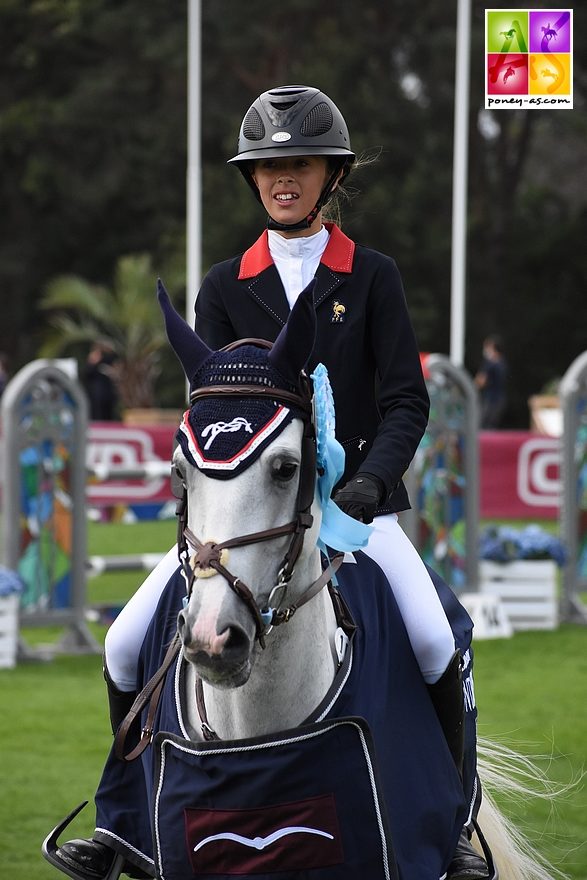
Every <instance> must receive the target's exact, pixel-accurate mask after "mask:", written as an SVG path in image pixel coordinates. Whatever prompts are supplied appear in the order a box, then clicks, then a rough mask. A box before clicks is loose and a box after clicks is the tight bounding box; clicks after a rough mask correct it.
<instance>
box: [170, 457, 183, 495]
mask: <svg viewBox="0 0 587 880" xmlns="http://www.w3.org/2000/svg"><path fill="white" fill-rule="evenodd" d="M185 488H186V483H185V476H184V474H183V473H182V471H181V469H180V468H179V467H177V465H174V466H173V467H172V468H171V491H172V493H173V494H174V495H175V497H176V498H181V497H182V496H183V493H184V490H185Z"/></svg>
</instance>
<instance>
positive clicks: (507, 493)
mask: <svg viewBox="0 0 587 880" xmlns="http://www.w3.org/2000/svg"><path fill="white" fill-rule="evenodd" d="M479 436H480V444H479V466H480V471H481V475H480V476H481V480H480V487H479V491H480V498H481V518H482V519H505V518H507V519H556V517H557V516H558V510H559V506H560V498H561V476H560V465H561V454H562V453H561V442H560V440H558V439H556V438H554V437H546V436H544V435H543V434H533V433H531V432H530V431H481V433H480V435H479Z"/></svg>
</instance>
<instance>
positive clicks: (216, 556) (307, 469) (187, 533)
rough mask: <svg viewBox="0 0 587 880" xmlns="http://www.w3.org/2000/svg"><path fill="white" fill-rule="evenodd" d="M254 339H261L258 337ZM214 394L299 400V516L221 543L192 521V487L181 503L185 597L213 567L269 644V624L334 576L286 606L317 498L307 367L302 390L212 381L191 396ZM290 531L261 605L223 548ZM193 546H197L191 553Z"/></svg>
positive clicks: (282, 619) (292, 402) (262, 642)
mask: <svg viewBox="0 0 587 880" xmlns="http://www.w3.org/2000/svg"><path fill="white" fill-rule="evenodd" d="M255 341H256V342H257V340H255ZM239 345H242V342H239ZM210 397H216V398H224V397H227V398H228V397H233V398H246V397H248V398H253V399H261V398H264V397H265V398H269V399H271V400H272V401H276V402H279V403H281V404H284V405H285V406H289V407H291V406H295V408H296V409H297V410H299V411H300V413H301V417H302V421H303V425H304V430H303V435H302V450H301V462H300V479H299V484H298V493H297V499H296V509H295V515H294V519H293V520H292V521H291V522H289V523H286V524H284V525H282V526H276V527H275V528H272V529H265V530H263V531H259V532H253V533H251V534H248V535H242V536H240V537H237V538H230V539H228V540H226V541H221V542H220V543H215V542H213V541H207V542H203V541H201V540H200V539H199V538H198V537H197V536H196V535H194V534H193V532H192V531H191V530H190V529H189V528H188V526H187V516H188V511H187V490H184V493H183V498H182V500H181V501H180V504H179V505H178V517H179V521H178V552H179V559H180V562H181V566H182V572H183V575H184V578H185V580H186V584H187V599H186V603H187V602H188V601H189V598H190V596H191V592H192V589H193V584H194V580H195V579H196V578H197V577H198V571H200V572H202V571H204V570H206V569H214V570H215V571H216V572H218V574H220V575H222V577H224V579H225V580H226V581H227V583H228V584H229V586H230V587H231V589H232V590H234V592H235V593H236V595H237V596H238V597H239V599H241V600H242V601H243V602H244V603H245V605H246V606H247V608H248V609H249V611H250V612H251V615H252V617H253V620H254V623H255V638H256V639H257V640H258V642H259V644H260V646H261V647H262V648H264V647H265V636H266V635H267V633H268V632H269V630H270V629H271V628H272V627H274V626H278V625H279V624H282V623H286V622H287V621H288V620H289V619H290V618H291V616H292V614H293V613H294V612H295V611H296V610H297V608H299V607H300V605H303V604H305V602H307V601H309V599H311V598H312V596H314V595H316V593H317V592H318V591H319V590H320V589H321V588H322V587H323V586H324V585H325V584H326V583H327V582H328V579H329V577H330V572H329V571H327V572H325V573H324V574H323V575H322V576H321V577H320V578H318V580H317V581H315V582H314V583H313V584H311V585H310V586H309V587H308V589H307V590H306V591H305V592H304V593H303V595H302V596H301V598H300V599H299V600H298V602H297V603H295V604H292V605H289V606H288V607H286V608H282V607H281V606H282V604H283V602H284V600H285V597H286V593H287V585H288V583H289V581H290V580H291V577H292V575H293V572H294V567H295V564H296V562H297V560H298V558H299V555H300V553H301V550H302V546H303V543H304V535H305V533H306V530H307V529H309V528H310V526H311V525H312V522H313V517H312V514H311V512H310V511H311V507H312V503H313V501H314V487H315V481H316V441H315V433H314V425H313V421H312V396H311V385H310V382H309V380H308V378H307V376H306V375H305V373H302V374H301V383H300V393H299V394H297V393H294V392H290V391H285V390H282V389H278V388H271V387H268V386H266V385H237V386H230V385H212V386H208V387H205V388H198V389H196V390H195V391H193V392H192V394H191V396H190V403H191V405H192V406H193V404H194V403H196V402H197V401H198V400H203V399H205V398H210ZM289 534H291V536H292V537H291V541H290V543H289V546H288V548H287V550H286V552H285V555H284V557H283V559H282V561H281V564H280V565H279V568H278V573H277V578H276V583H275V586H274V587H273V589H272V590H271V593H270V595H269V598H268V600H267V604H266V606H265V607H263V608H260V607H259V606H258V604H257V602H256V601H255V598H254V596H253V593H252V591H251V590H250V588H249V587H248V586H247V585H246V584H245V583H243V581H241V579H240V578H239V577H237V576H235V575H233V574H232V573H231V572H230V571H229V570H228V569H227V568H226V567H225V566H224V565H223V563H222V560H221V551H222V550H227V549H229V548H231V547H245V546H248V545H249V544H257V543H259V542H261V541H270V540H272V539H273V538H280V537H282V536H284V535H289ZM190 548H191V549H192V550H194V551H195V554H194V556H193V557H192V558H191V559H190ZM201 576H202V575H201V574H200V577H201Z"/></svg>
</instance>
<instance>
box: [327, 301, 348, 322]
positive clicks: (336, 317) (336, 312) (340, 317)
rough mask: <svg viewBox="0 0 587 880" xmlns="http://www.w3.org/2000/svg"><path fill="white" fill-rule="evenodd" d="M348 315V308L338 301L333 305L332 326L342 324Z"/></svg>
mask: <svg viewBox="0 0 587 880" xmlns="http://www.w3.org/2000/svg"><path fill="white" fill-rule="evenodd" d="M345 314H346V306H345V305H344V304H343V303H341V302H339V301H338V300H337V299H335V300H334V302H333V303H332V315H331V317H330V321H331V323H332V324H342V323H343V321H344V316H345Z"/></svg>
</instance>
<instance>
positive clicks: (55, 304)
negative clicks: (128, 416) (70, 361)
mask: <svg viewBox="0 0 587 880" xmlns="http://www.w3.org/2000/svg"><path fill="white" fill-rule="evenodd" d="M153 277H154V274H153V267H152V264H151V258H150V257H149V256H148V255H145V254H139V255H131V256H126V257H121V258H120V259H119V260H118V262H117V267H116V273H115V277H114V283H113V285H112V288H111V289H109V288H107V287H104V286H102V285H98V284H92V283H90V282H89V281H86V280H85V279H84V278H80V277H78V276H75V275H65V276H60V277H57V278H55V279H53V280H52V281H51V282H50V283H49V285H48V286H47V290H46V293H45V295H44V296H43V297H42V299H41V300H40V303H39V307H40V308H41V309H43V310H46V311H50V312H52V313H53V314H51V315H50V318H49V323H50V325H51V328H52V331H51V332H50V333H48V335H47V341H46V343H45V345H44V346H43V348H42V350H41V355H42V356H45V357H55V356H56V355H59V354H62V353H64V352H66V351H67V350H68V349H70V348H71V347H72V346H74V345H77V344H78V343H82V342H88V343H94V342H95V341H97V340H99V339H102V340H105V341H106V342H107V343H109V345H110V346H111V348H112V350H113V351H114V354H115V357H116V360H115V364H114V367H113V370H114V378H115V381H116V385H117V388H118V393H119V396H120V400H121V403H122V405H123V407H125V408H131V407H149V406H153V405H154V403H155V393H154V392H155V380H156V379H157V377H158V375H159V373H160V370H161V361H160V353H161V351H162V349H165V350H166V349H167V348H168V343H167V337H166V335H165V330H164V328H163V321H162V318H161V311H160V309H159V305H158V302H157V299H156V297H155V290H154V284H153Z"/></svg>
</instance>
